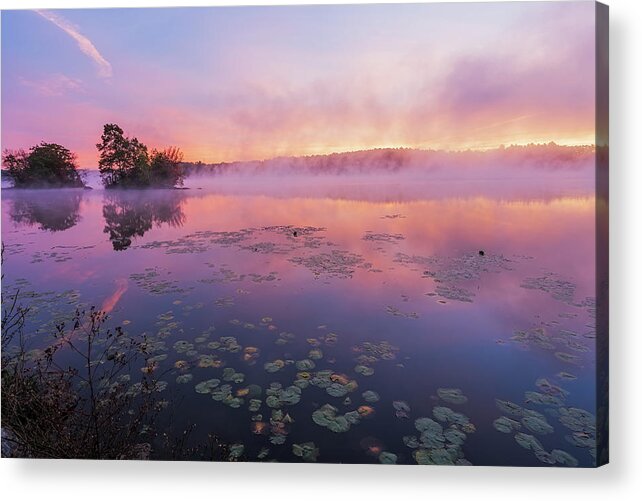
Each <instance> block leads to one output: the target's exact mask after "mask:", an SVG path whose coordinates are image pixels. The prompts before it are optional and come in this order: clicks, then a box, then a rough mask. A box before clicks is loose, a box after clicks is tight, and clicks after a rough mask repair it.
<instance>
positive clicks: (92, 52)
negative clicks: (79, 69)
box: [36, 10, 112, 78]
mask: <svg viewBox="0 0 642 501" xmlns="http://www.w3.org/2000/svg"><path fill="white" fill-rule="evenodd" d="M36 12H37V13H38V14H40V15H41V16H42V17H44V18H45V19H46V20H47V21H51V22H52V23H53V24H55V25H56V26H57V27H58V28H60V29H61V30H62V31H64V32H65V33H67V35H69V36H70V37H71V38H73V39H74V40H75V41H76V43H77V44H78V48H79V49H80V50H81V51H82V53H83V54H85V55H86V56H88V57H89V58H90V59H91V60H92V61H94V63H95V64H96V66H97V67H98V75H100V76H101V77H105V78H108V77H111V76H112V69H111V64H110V63H109V61H107V60H106V59H105V58H104V57H103V56H102V54H101V53H100V52H98V49H97V48H96V47H95V46H94V44H93V43H92V41H91V40H89V39H88V38H87V37H86V36H85V35H83V34H82V33H80V32H79V31H78V28H76V27H75V26H74V25H73V24H71V23H70V22H69V21H67V20H66V19H65V18H64V17H62V16H60V15H58V14H55V13H53V12H51V11H48V10H36Z"/></svg>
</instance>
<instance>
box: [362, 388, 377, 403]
mask: <svg viewBox="0 0 642 501" xmlns="http://www.w3.org/2000/svg"><path fill="white" fill-rule="evenodd" d="M361 396H362V397H363V399H364V400H365V401H366V402H368V403H369V404H373V403H375V402H378V401H379V394H378V393H377V392H375V391H372V390H366V391H364V392H363V393H362V394H361Z"/></svg>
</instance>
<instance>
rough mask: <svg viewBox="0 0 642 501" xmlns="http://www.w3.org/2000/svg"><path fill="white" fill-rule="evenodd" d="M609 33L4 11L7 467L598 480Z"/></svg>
mask: <svg viewBox="0 0 642 501" xmlns="http://www.w3.org/2000/svg"><path fill="white" fill-rule="evenodd" d="M607 16H608V11H607V8H606V7H605V6H602V5H600V4H596V3H593V2H541V3H540V2H524V3H521V2H510V3H457V4H430V3H426V4H412V5H411V4H407V5H404V4H398V5H360V6H351V5H343V6H342V5H337V6H292V7H243V8H172V9H151V8H150V9H98V10H64V11H63V10H59V11H55V10H54V11H51V10H41V11H28V10H21V11H20V10H18V11H4V12H2V146H3V148H4V149H5V150H4V153H3V171H2V181H3V189H2V244H3V253H2V258H3V266H2V274H3V278H2V311H3V317H2V348H3V350H2V364H3V377H2V402H3V408H2V438H3V441H2V443H3V445H2V454H3V456H6V457H30V458H40V457H50V458H51V457H53V458H94V459H152V460H154V459H175V460H220V461H279V462H328V463H335V462H342V463H384V464H417V463H418V464H422V465H511V466H558V467H591V466H596V465H600V464H603V463H605V462H607V461H608V440H607V439H608V435H607V423H608V404H607V395H608V352H607V349H608V337H607V336H608V317H607V315H608V290H607V287H608V269H607V263H608V255H607V252H608V212H607V210H608V101H607V96H608V17H607ZM44 48H46V50H44Z"/></svg>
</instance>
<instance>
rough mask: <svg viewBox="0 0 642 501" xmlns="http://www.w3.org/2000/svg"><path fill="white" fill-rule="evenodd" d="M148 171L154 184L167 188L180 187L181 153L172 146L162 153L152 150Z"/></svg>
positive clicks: (181, 172) (181, 176) (182, 172)
mask: <svg viewBox="0 0 642 501" xmlns="http://www.w3.org/2000/svg"><path fill="white" fill-rule="evenodd" d="M150 170H151V175H152V180H153V182H154V184H156V185H159V186H165V187H168V188H171V187H174V186H176V185H177V184H178V185H179V186H182V185H183V176H184V167H183V152H182V151H181V150H179V149H178V148H176V147H174V146H171V147H169V148H166V149H165V150H163V151H158V150H153V151H152V154H151V158H150Z"/></svg>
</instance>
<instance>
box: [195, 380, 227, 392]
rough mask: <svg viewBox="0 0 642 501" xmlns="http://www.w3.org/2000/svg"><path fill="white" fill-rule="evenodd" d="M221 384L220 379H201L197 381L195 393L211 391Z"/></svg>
mask: <svg viewBox="0 0 642 501" xmlns="http://www.w3.org/2000/svg"><path fill="white" fill-rule="evenodd" d="M219 384H221V380H220V379H208V380H207V381H201V382H200V383H198V384H197V385H196V386H195V387H194V389H195V390H196V393H212V391H213V390H214V389H215V388H216V387H217V386H218V385H219Z"/></svg>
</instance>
